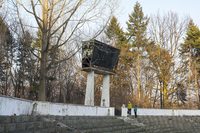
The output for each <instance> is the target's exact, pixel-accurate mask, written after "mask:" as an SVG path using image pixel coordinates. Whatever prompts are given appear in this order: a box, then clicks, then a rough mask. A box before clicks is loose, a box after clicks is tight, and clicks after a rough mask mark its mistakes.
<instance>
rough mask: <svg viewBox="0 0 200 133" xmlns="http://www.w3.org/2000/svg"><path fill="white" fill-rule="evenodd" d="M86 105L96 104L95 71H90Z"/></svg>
mask: <svg viewBox="0 0 200 133" xmlns="http://www.w3.org/2000/svg"><path fill="white" fill-rule="evenodd" d="M85 105H91V106H94V71H91V72H88V75H87V85H86V93H85Z"/></svg>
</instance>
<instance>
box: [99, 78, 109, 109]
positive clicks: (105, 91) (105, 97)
mask: <svg viewBox="0 0 200 133" xmlns="http://www.w3.org/2000/svg"><path fill="white" fill-rule="evenodd" d="M101 106H104V107H110V75H104V76H103V88H102V94H101Z"/></svg>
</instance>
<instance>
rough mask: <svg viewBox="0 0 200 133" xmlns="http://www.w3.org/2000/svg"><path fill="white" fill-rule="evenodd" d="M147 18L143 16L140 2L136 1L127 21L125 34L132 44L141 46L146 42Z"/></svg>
mask: <svg viewBox="0 0 200 133" xmlns="http://www.w3.org/2000/svg"><path fill="white" fill-rule="evenodd" d="M148 22H149V18H148V17H147V16H144V13H143V11H142V7H141V6H140V3H138V2H136V4H135V6H134V10H133V12H132V13H131V14H130V15H129V20H128V22H127V27H128V28H127V31H128V32H127V36H128V40H129V41H130V43H131V44H132V46H136V47H141V46H143V45H144V44H145V43H146V29H147V25H148Z"/></svg>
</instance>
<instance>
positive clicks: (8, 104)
mask: <svg viewBox="0 0 200 133" xmlns="http://www.w3.org/2000/svg"><path fill="white" fill-rule="evenodd" d="M32 107H33V106H32V101H29V100H24V99H20V98H14V97H8V96H2V95H0V115H14V114H16V115H21V114H24V115H27V114H31V111H32Z"/></svg>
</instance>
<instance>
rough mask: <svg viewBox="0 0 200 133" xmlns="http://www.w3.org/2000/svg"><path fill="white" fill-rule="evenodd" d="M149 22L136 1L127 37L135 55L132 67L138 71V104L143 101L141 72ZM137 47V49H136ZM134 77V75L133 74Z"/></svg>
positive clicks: (128, 24) (129, 21) (128, 25)
mask: <svg viewBox="0 0 200 133" xmlns="http://www.w3.org/2000/svg"><path fill="white" fill-rule="evenodd" d="M148 22H149V18H148V17H146V16H144V13H143V11H142V7H141V6H140V3H138V2H136V4H135V6H134V9H133V12H132V13H131V14H130V15H129V20H128V21H127V23H126V24H127V38H128V42H129V44H130V45H131V49H132V51H133V54H134V56H133V57H132V59H133V60H134V62H135V64H133V65H135V67H134V68H133V69H132V70H133V71H135V73H136V78H135V79H136V82H137V100H138V104H140V103H141V99H142V95H143V93H142V88H141V87H142V84H141V77H142V75H141V72H142V67H141V65H142V62H141V60H142V55H143V54H142V53H143V50H144V46H145V44H147V39H146V29H147V25H148ZM135 48H136V49H135ZM131 77H133V75H131Z"/></svg>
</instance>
